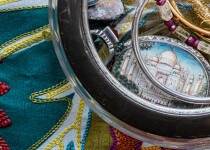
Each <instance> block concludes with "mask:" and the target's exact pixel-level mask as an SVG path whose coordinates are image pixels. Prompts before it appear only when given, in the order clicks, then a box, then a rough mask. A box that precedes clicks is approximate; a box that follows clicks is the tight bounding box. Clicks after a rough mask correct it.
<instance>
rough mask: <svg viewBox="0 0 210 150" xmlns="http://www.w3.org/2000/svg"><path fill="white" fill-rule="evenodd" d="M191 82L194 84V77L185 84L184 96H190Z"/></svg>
mask: <svg viewBox="0 0 210 150" xmlns="http://www.w3.org/2000/svg"><path fill="white" fill-rule="evenodd" d="M193 82H194V75H193V76H192V77H191V78H190V81H189V82H188V84H187V88H186V90H185V94H188V95H190V89H191V87H192V85H193Z"/></svg>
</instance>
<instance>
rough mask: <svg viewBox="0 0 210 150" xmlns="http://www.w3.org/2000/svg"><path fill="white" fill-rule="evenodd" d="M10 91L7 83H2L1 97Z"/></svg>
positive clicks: (0, 86) (0, 84)
mask: <svg viewBox="0 0 210 150" xmlns="http://www.w3.org/2000/svg"><path fill="white" fill-rule="evenodd" d="M9 90H10V87H8V86H7V85H6V84H5V83H3V82H1V81H0V96H2V95H3V94H5V93H7V92H8V91H9Z"/></svg>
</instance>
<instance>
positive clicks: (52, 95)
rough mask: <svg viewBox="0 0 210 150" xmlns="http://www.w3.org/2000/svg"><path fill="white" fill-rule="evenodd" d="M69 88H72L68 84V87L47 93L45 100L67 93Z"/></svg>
mask: <svg viewBox="0 0 210 150" xmlns="http://www.w3.org/2000/svg"><path fill="white" fill-rule="evenodd" d="M71 87H72V85H71V84H69V85H67V86H64V87H62V88H60V89H58V90H55V91H52V92H50V93H47V95H46V98H47V99H49V98H53V97H55V96H56V95H58V94H60V93H63V92H65V91H67V90H68V89H70V88H71Z"/></svg>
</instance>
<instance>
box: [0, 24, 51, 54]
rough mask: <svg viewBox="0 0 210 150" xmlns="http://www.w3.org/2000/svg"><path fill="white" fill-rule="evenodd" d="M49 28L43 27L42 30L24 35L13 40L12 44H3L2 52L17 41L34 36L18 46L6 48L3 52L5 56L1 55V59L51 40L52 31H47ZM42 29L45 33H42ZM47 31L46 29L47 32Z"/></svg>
mask: <svg viewBox="0 0 210 150" xmlns="http://www.w3.org/2000/svg"><path fill="white" fill-rule="evenodd" d="M47 27H48V26H45V27H42V28H40V29H38V30H35V31H32V32H29V33H26V34H23V35H21V36H19V37H17V38H16V39H13V40H11V41H12V42H11V41H9V42H7V43H5V44H3V45H2V46H1V47H0V50H1V49H3V48H4V47H6V46H7V45H9V44H12V43H14V42H16V41H17V40H20V39H21V38H23V37H26V36H30V35H32V36H30V37H29V38H28V39H26V40H23V41H21V42H19V43H17V44H14V45H12V46H10V47H8V48H5V49H4V50H3V52H2V54H3V55H1V56H0V57H1V58H4V57H7V56H9V55H11V54H13V53H15V52H16V51H18V50H21V49H24V48H26V47H29V46H31V45H32V44H35V43H38V42H40V41H42V40H44V39H45V38H46V40H49V37H50V29H46V28H47ZM41 29H42V30H44V31H43V32H40V31H42V30H41ZM45 29H46V30H45ZM37 32H40V33H37ZM34 33H35V35H33V34H34ZM36 33H37V34H36ZM47 34H49V35H48V36H47Z"/></svg>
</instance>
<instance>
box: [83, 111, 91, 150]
mask: <svg viewBox="0 0 210 150" xmlns="http://www.w3.org/2000/svg"><path fill="white" fill-rule="evenodd" d="M92 112H93V111H92V110H91V109H90V110H89V112H88V121H87V124H86V128H85V133H84V136H83V139H82V145H81V150H84V148H85V140H86V137H87V136H88V133H89V129H90V124H91V117H92Z"/></svg>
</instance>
